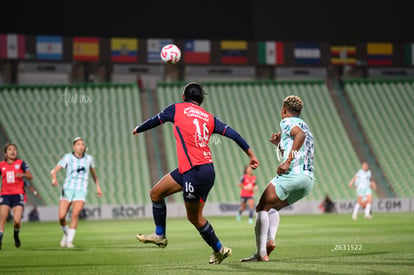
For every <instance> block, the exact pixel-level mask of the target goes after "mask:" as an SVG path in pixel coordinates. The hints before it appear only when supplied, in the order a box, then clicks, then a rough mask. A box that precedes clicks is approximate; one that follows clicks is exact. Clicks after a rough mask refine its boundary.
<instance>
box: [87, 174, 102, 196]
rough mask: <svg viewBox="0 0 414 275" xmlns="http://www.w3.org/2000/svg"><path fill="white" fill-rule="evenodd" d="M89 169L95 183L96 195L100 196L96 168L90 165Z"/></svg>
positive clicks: (100, 191)
mask: <svg viewBox="0 0 414 275" xmlns="http://www.w3.org/2000/svg"><path fill="white" fill-rule="evenodd" d="M89 170H90V171H91V175H92V178H93V181H94V182H95V184H96V196H97V197H98V198H100V197H101V196H102V190H101V186H100V185H99V180H98V176H97V175H96V170H95V168H93V167H91V168H90V169H89Z"/></svg>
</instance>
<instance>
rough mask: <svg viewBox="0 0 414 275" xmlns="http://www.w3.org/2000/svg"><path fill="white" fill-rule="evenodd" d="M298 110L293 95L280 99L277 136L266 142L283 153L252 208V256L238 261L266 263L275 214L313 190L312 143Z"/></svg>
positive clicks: (272, 244) (299, 106)
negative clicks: (253, 251)
mask: <svg viewBox="0 0 414 275" xmlns="http://www.w3.org/2000/svg"><path fill="white" fill-rule="evenodd" d="M302 108H303V102H302V100H301V99H300V98H299V97H297V96H288V97H286V98H285V99H284V100H283V105H282V111H281V114H282V121H281V122H280V128H281V133H280V132H279V133H278V134H273V135H272V137H271V139H270V141H271V142H272V143H273V144H275V145H276V146H278V148H279V149H280V150H281V151H282V152H283V162H282V163H281V164H280V165H279V167H278V168H277V176H276V177H275V178H273V179H272V180H271V181H270V183H269V184H268V185H267V187H266V189H265V190H264V192H263V194H262V196H261V198H260V200H259V203H258V205H257V207H256V213H257V214H256V227H255V234H256V248H257V250H256V253H254V254H253V255H252V256H250V257H247V258H244V259H241V261H242V262H249V261H269V257H268V256H269V254H270V253H271V252H272V251H273V250H274V248H275V238H276V232H277V228H278V226H279V221H280V217H279V212H278V211H279V210H280V209H282V208H283V207H285V206H288V205H291V204H293V203H295V202H296V201H298V200H299V199H301V198H303V197H304V196H306V195H307V194H308V193H309V192H310V190H311V189H312V187H313V182H314V177H313V171H314V167H313V153H314V140H313V136H312V133H311V131H310V129H309V127H308V125H307V124H306V122H305V121H303V120H302V119H301V118H299V115H300V113H301V111H302Z"/></svg>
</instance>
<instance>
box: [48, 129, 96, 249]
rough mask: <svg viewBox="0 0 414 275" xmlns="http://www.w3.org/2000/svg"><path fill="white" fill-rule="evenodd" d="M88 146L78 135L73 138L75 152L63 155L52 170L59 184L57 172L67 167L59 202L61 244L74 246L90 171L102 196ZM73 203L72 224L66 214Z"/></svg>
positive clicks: (55, 183) (53, 181)
mask: <svg viewBox="0 0 414 275" xmlns="http://www.w3.org/2000/svg"><path fill="white" fill-rule="evenodd" d="M85 151H86V146H85V143H84V141H83V139H82V138H80V137H77V138H75V139H74V140H73V152H72V153H68V154H66V155H64V156H63V158H62V159H61V160H60V161H59V163H58V164H57V165H56V167H55V168H54V169H53V170H52V172H51V175H52V185H54V186H58V182H57V179H56V173H57V172H59V170H60V169H62V168H66V178H65V182H64V183H63V188H62V193H61V196H60V203H59V222H60V225H61V226H62V230H63V237H62V240H61V241H60V246H62V247H65V246H66V247H68V248H73V247H74V245H73V239H74V238H75V233H76V228H77V227H78V218H79V214H80V212H81V211H82V209H83V206H84V205H85V200H86V195H87V194H88V178H89V171H90V172H91V174H92V178H93V180H94V181H95V184H96V193H97V196H98V197H100V196H102V190H101V187H100V185H99V181H98V176H97V175H96V171H95V164H94V162H93V157H92V156H91V155H89V154H87V153H85ZM71 205H72V217H71V221H70V225H69V227H68V223H67V221H66V214H67V213H68V211H69V208H70V206H71Z"/></svg>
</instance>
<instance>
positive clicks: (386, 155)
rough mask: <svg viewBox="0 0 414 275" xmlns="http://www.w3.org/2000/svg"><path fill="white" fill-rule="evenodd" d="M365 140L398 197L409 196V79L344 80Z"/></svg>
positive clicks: (412, 87) (413, 85) (413, 84)
mask: <svg viewBox="0 0 414 275" xmlns="http://www.w3.org/2000/svg"><path fill="white" fill-rule="evenodd" d="M345 83H346V84H345V90H346V93H347V95H348V97H349V98H350V100H351V103H352V105H353V108H354V109H355V112H356V114H357V116H358V118H359V120H360V122H361V125H362V128H363V130H364V132H365V134H366V137H367V139H368V141H369V143H370V144H371V147H372V149H373V151H374V153H375V155H376V157H377V159H378V161H379V163H380V165H381V166H382V168H383V170H384V172H385V174H386V176H387V177H388V179H389V181H390V183H391V185H392V187H393V189H394V191H395V192H396V194H397V196H398V197H407V198H409V197H413V196H414V188H413V187H412V185H413V179H414V171H413V169H412V165H410V163H412V160H413V159H414V151H413V150H412V144H411V142H412V141H411V139H412V137H413V136H414V129H413V125H414V118H413V114H412V113H411V112H410V110H412V106H413V104H414V81H413V80H394V81H393V80H372V81H367V80H362V81H351V80H350V81H346V82H345Z"/></svg>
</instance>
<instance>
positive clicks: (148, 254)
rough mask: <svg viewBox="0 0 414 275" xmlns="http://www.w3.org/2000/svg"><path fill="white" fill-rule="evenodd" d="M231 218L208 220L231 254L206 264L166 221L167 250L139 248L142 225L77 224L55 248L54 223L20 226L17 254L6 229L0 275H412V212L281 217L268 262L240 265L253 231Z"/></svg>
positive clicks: (188, 231) (181, 229)
mask: <svg viewBox="0 0 414 275" xmlns="http://www.w3.org/2000/svg"><path fill="white" fill-rule="evenodd" d="M243 218H244V219H243V220H242V221H241V222H236V220H235V218H233V217H209V221H210V222H211V223H212V224H213V226H214V228H215V231H216V233H217V235H218V236H219V238H220V239H221V240H222V242H223V243H224V244H225V245H227V246H230V247H231V248H232V249H233V255H232V256H231V257H229V258H227V259H226V260H224V261H223V263H222V264H221V265H209V264H208V260H209V257H210V254H211V250H210V248H209V247H208V246H207V245H206V244H205V243H204V242H203V240H202V239H201V237H200V236H199V234H198V232H197V231H196V229H194V228H193V227H192V225H191V224H190V223H189V222H188V221H187V220H185V219H184V218H174V219H168V224H167V232H168V241H169V244H168V247H167V248H165V249H161V248H158V247H156V246H155V245H152V244H142V243H139V242H138V241H137V240H136V239H135V234H136V233H137V232H140V233H150V232H152V231H153V223H152V220H150V219H145V220H108V221H81V222H80V223H79V227H78V232H77V235H76V237H75V242H74V244H75V246H76V248H74V249H67V248H61V247H59V241H60V238H61V229H60V227H59V225H58V222H57V221H56V222H55V223H51V222H43V223H24V224H23V226H22V231H21V241H22V247H21V248H19V249H16V248H15V247H14V242H13V234H12V230H13V229H12V224H11V223H7V224H6V229H5V236H4V237H3V248H2V250H1V251H0V274H12V273H13V274H212V273H213V272H214V273H217V274H264V273H278V274H310V273H312V274H412V273H413V271H414V260H413V259H414V213H395V214H379V213H374V219H372V220H365V219H364V218H362V214H360V216H359V219H358V220H357V221H352V220H351V216H350V215H340V214H332V215H286V216H284V215H281V224H280V227H279V232H278V236H277V244H276V245H277V246H276V250H275V251H274V252H273V253H272V255H271V256H270V262H267V263H263V262H256V263H240V262H239V260H240V258H243V257H246V256H249V255H251V254H252V253H253V252H254V250H255V241H254V226H253V225H249V224H248V223H247V218H246V217H245V216H244V217H243Z"/></svg>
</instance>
